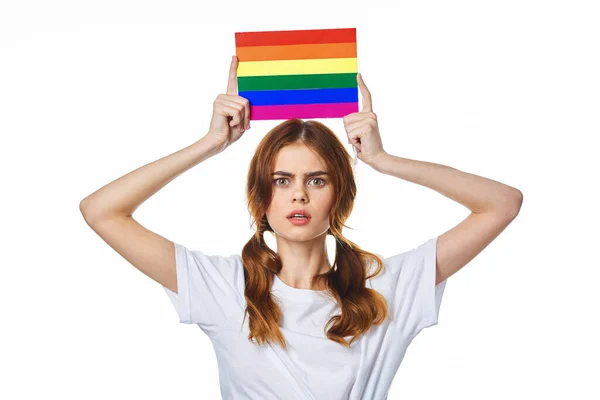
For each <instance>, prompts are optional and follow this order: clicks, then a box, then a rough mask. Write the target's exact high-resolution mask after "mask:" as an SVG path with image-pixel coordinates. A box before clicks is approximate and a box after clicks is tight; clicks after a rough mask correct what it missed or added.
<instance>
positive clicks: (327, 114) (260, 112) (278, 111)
mask: <svg viewBox="0 0 600 400" xmlns="http://www.w3.org/2000/svg"><path fill="white" fill-rule="evenodd" d="M354 112H358V102H352V103H328V104H285V105H279V106H251V107H250V119H251V120H267V119H291V118H303V119H306V118H343V117H345V116H346V115H348V114H352V113H354Z"/></svg>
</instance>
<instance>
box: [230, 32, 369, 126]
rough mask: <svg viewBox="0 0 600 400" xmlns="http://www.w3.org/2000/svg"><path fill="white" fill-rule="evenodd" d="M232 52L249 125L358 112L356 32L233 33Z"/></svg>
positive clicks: (339, 115) (334, 116)
mask: <svg viewBox="0 0 600 400" xmlns="http://www.w3.org/2000/svg"><path fill="white" fill-rule="evenodd" d="M235 50H236V56H237V58H238V61H239V63H238V69H237V76H238V95H239V96H241V97H245V98H246V99H248V101H249V102H250V119H252V120H270V119H289V118H342V117H344V116H345V115H347V114H351V113H353V112H357V111H358V85H357V83H356V74H357V72H358V70H357V57H356V28H348V29H312V30H296V31H291V30H290V31H266V32H265V31H263V32H236V33H235Z"/></svg>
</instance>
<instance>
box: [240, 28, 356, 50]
mask: <svg viewBox="0 0 600 400" xmlns="http://www.w3.org/2000/svg"><path fill="white" fill-rule="evenodd" d="M349 42H356V28H345V29H308V30H295V31H263V32H236V33H235V46H236V47H244V46H281V45H288V44H315V43H349Z"/></svg>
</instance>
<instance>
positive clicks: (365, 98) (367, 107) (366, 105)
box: [356, 73, 373, 112]
mask: <svg viewBox="0 0 600 400" xmlns="http://www.w3.org/2000/svg"><path fill="white" fill-rule="evenodd" d="M356 80H357V82H358V87H359V89H360V94H361V96H362V110H361V111H366V112H370V111H373V105H372V103H371V92H369V89H368V88H367V85H365V81H363V78H362V75H361V74H360V73H358V74H356Z"/></svg>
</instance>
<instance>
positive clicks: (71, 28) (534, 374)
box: [0, 0, 600, 400]
mask: <svg viewBox="0 0 600 400" xmlns="http://www.w3.org/2000/svg"><path fill="white" fill-rule="evenodd" d="M594 5H595V4H594V2H593V1H569V2H567V1H531V0H518V1H515V0H510V1H503V2H482V1H474V0H473V1H464V0H459V1H453V2H448V1H439V0H438V1H418V2H417V1H403V2H390V1H388V0H383V1H382V0H372V1H343V2H332V1H323V0H320V1H312V0H305V1H302V2H282V1H271V2H266V1H252V2H248V1H224V2H200V1H185V2H173V1H169V2H167V1H162V2H160V1H150V2H149V1H123V0H119V1H102V2H81V1H54V2H42V1H19V2H16V1H11V2H9V1H5V2H2V3H1V5H0V132H1V140H2V142H1V146H0V149H1V163H2V164H1V171H2V172H1V173H2V196H0V202H1V212H2V216H1V222H0V226H1V227H2V252H0V254H1V255H0V257H1V266H2V269H1V271H2V279H0V285H1V290H0V307H1V311H2V325H3V327H2V329H1V331H0V332H1V333H0V334H1V337H2V340H1V341H0V354H2V356H1V357H0V368H1V372H2V384H1V385H0V397H1V398H3V399H45V398H55V397H56V398H61V399H90V400H91V399H109V398H110V399H165V398H172V399H175V398H177V399H220V393H219V380H218V367H217V363H216V358H215V354H214V351H213V349H212V345H211V343H210V340H209V339H208V337H207V336H206V335H205V334H204V333H203V332H202V331H201V330H200V329H199V328H198V327H197V326H195V325H185V324H180V323H179V321H178V318H177V315H176V312H175V309H174V307H173V305H172V304H171V303H170V301H169V299H168V297H167V295H166V294H165V292H164V289H163V288H162V287H161V286H160V285H159V284H158V283H157V282H155V281H153V280H151V279H150V278H148V277H147V276H145V275H144V274H142V273H141V272H139V271H138V270H137V269H135V268H134V267H133V266H132V265H131V264H129V263H128V262H127V261H126V260H125V259H123V258H122V257H121V256H119V254H118V253H116V252H115V251H114V250H113V249H112V248H111V247H109V246H108V245H107V244H106V243H105V242H104V241H102V239H101V238H100V237H99V236H97V235H96V234H95V233H94V232H93V231H92V230H91V229H90V228H89V227H88V226H87V224H86V223H85V221H84V219H83V217H82V216H81V214H80V211H79V202H80V201H81V200H82V199H83V198H84V197H86V196H87V195H89V194H91V193H92V192H93V191H95V190H96V189H98V188H100V187H101V186H103V185H105V184H107V183H109V182H111V181H113V180H115V179H117V178H119V177H120V176H122V175H125V174H126V173H128V172H130V171H132V170H134V169H136V168H138V167H140V166H142V165H145V164H147V163H150V162H152V161H154V160H156V159H158V158H161V157H164V156H166V155H168V154H171V153H173V152H175V151H177V150H180V149H182V148H183V147H186V146H188V145H190V144H191V143H193V142H194V141H196V140H198V139H199V138H201V137H202V136H203V135H204V134H206V132H207V129H208V126H209V121H210V116H211V112H212V102H213V100H214V99H215V97H216V96H217V95H218V94H219V93H222V92H224V91H225V88H226V81H227V72H228V68H229V62H230V58H231V55H232V54H234V53H235V42H234V33H235V32H239V31H258V30H284V29H286V30H287V29H320V28H356V29H357V41H358V66H359V71H360V72H361V73H362V74H363V76H364V79H365V82H366V84H367V85H368V87H369V89H370V90H371V93H372V95H373V107H374V111H375V112H376V113H377V115H378V118H379V127H380V130H381V136H382V140H383V144H384V148H385V149H386V151H387V152H388V153H391V154H394V155H397V156H401V157H405V158H411V159H418V160H424V161H430V162H436V163H440V164H445V165H448V166H452V167H454V168H458V169H460V170H463V171H466V172H470V173H473V174H477V175H481V176H485V177H487V178H490V179H494V180H497V181H500V182H503V183H506V184H508V185H511V186H514V187H516V188H518V189H519V190H521V191H522V192H523V194H524V202H523V206H522V208H521V212H520V214H519V215H518V217H517V218H516V219H515V220H514V222H513V223H512V224H511V225H510V226H509V227H508V228H507V229H506V230H505V231H504V232H503V233H502V234H501V235H500V236H499V237H498V238H497V239H496V240H495V241H494V242H493V243H492V244H491V245H489V246H488V247H487V248H486V249H485V250H484V251H483V252H482V253H481V254H480V255H478V256H477V257H476V258H475V259H474V260H473V261H471V262H470V263H469V264H468V265H467V266H465V267H464V268H463V269H462V270H461V271H459V272H458V273H457V274H455V275H454V276H452V277H450V278H449V281H448V285H447V289H446V292H445V295H444V299H443V301H442V305H441V311H440V318H439V324H438V325H436V326H435V327H432V328H429V329H426V330H424V331H422V332H421V334H420V335H419V336H418V337H417V338H416V339H415V340H414V341H413V343H412V344H411V345H410V347H409V349H408V352H407V354H406V357H405V359H404V361H403V363H402V365H401V367H400V369H399V370H398V373H397V375H396V378H395V380H394V383H393V385H392V387H391V389H390V392H389V397H388V398H389V399H432V398H444V399H461V400H467V399H488V400H496V399H532V398H551V399H555V398H556V399H565V398H576V399H582V400H583V399H597V398H599V397H600V390H599V389H598V388H597V386H595V385H593V383H592V381H593V379H595V378H597V375H598V368H597V360H598V357H599V356H600V352H599V346H598V341H597V338H598V337H599V336H600V331H599V329H598V325H597V322H598V311H597V307H598V305H599V302H598V300H597V296H596V291H597V289H596V288H597V284H598V278H599V276H600V274H599V273H598V267H600V262H599V261H598V253H597V249H598V247H597V246H598V243H597V242H598V238H599V235H598V233H597V232H598V223H599V222H600V221H599V213H598V204H599V198H598V190H597V185H598V176H597V175H598V172H599V171H600V168H598V167H599V162H598V159H597V155H598V145H597V144H596V143H598V141H597V140H598V135H599V134H600V118H599V111H600V95H599V93H600V53H599V52H598V49H599V45H600V43H599V42H600V40H599V38H600V25H599V24H598V17H599V16H600V14H599V12H598V9H597V8H594V7H593V6H594ZM321 121H322V122H325V123H326V124H327V125H328V126H329V127H331V128H332V129H333V130H334V131H335V132H336V133H337V134H338V135H339V137H340V139H341V140H342V142H343V143H345V144H346V146H347V150H348V151H349V152H350V153H351V152H352V148H351V147H350V145H349V144H347V140H346V133H345V131H344V129H343V123H342V120H341V119H326V120H325V119H323V120H321ZM279 122H281V121H254V122H253V123H252V129H251V130H250V131H247V133H245V134H244V136H243V137H242V138H241V139H240V140H239V141H238V142H236V143H235V144H234V145H232V146H231V147H230V148H229V149H227V150H226V151H225V152H224V153H222V154H219V155H217V156H216V157H213V158H210V159H208V160H207V161H205V162H203V163H201V164H199V165H197V166H196V167H194V168H192V169H190V170H189V171H187V172H186V173H184V174H182V175H181V176H179V177H178V178H176V179H175V180H174V181H172V182H171V183H170V184H168V185H167V186H166V187H164V188H163V189H162V190H161V191H159V192H158V193H157V194H156V195H154V196H153V197H151V198H150V199H148V200H147V201H146V202H145V203H144V204H143V205H142V206H140V208H139V209H138V210H137V211H136V212H135V214H134V217H135V219H136V220H137V221H139V222H140V223H141V224H143V225H144V226H145V227H147V228H148V229H150V230H152V231H154V232H157V233H159V234H161V235H163V236H165V237H166V238H168V239H170V240H173V241H175V242H178V243H181V244H184V245H186V246H188V247H189V248H192V249H198V250H202V251H204V252H206V253H208V254H220V255H229V254H233V253H237V254H239V253H240V252H241V249H242V247H243V245H244V244H245V243H246V242H247V241H248V240H249V238H250V237H251V235H252V234H253V230H252V228H251V226H250V218H249V215H248V212H247V209H246V204H245V192H244V189H245V178H246V174H247V168H248V164H249V161H250V158H251V157H252V154H253V152H254V150H255V148H256V145H257V144H258V142H259V141H260V140H261V138H262V137H263V135H264V134H265V133H266V132H267V131H268V130H269V129H271V128H272V127H273V126H274V125H275V124H278V123H279ZM356 179H357V182H358V196H357V198H356V204H355V209H354V212H353V214H352V217H351V218H350V220H348V221H347V225H348V226H349V227H351V228H352V229H345V231H344V234H345V235H346V236H347V237H348V238H350V239H351V240H352V241H354V242H355V243H357V244H358V245H359V246H361V247H362V248H364V249H367V250H369V251H372V252H377V253H379V254H382V255H384V256H386V257H387V256H391V255H394V254H397V253H400V252H403V251H406V250H410V249H412V248H414V247H415V246H417V245H419V244H421V243H423V242H425V241H426V240H427V239H429V238H431V237H434V236H437V235H440V234H442V233H443V232H445V231H447V230H448V229H450V228H452V227H453V226H455V225H456V224H458V223H459V222H461V221H462V220H463V219H464V218H466V216H467V215H468V213H469V210H468V209H467V208H465V207H464V206H462V205H460V204H458V203H455V202H453V201H452V200H450V199H448V198H446V197H444V196H442V195H441V194H439V193H437V192H435V191H433V190H431V189H429V188H427V187H424V186H420V185H416V184H413V183H410V182H407V181H403V180H401V179H398V178H395V177H393V176H387V175H383V174H380V173H378V172H376V171H375V170H373V169H372V168H370V167H369V166H367V165H366V164H363V163H362V162H360V161H359V164H358V165H357V166H356ZM132 190H135V188H132ZM268 243H270V244H273V242H272V241H271V242H268ZM328 245H331V243H328ZM331 249H332V248H331Z"/></svg>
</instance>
